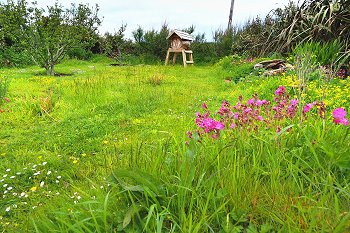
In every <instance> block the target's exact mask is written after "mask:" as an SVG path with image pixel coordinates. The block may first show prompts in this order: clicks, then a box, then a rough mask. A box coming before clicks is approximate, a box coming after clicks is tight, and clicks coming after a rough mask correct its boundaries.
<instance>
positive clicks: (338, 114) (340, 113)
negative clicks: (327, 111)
mask: <svg viewBox="0 0 350 233" xmlns="http://www.w3.org/2000/svg"><path fill="white" fill-rule="evenodd" d="M332 114H333V118H334V119H333V122H334V123H335V124H340V125H348V124H349V120H348V119H347V118H346V111H345V109H344V108H337V109H334V111H333V113H332Z"/></svg>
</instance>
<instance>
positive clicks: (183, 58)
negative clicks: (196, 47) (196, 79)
mask: <svg viewBox="0 0 350 233" xmlns="http://www.w3.org/2000/svg"><path fill="white" fill-rule="evenodd" d="M182 61H183V63H184V67H187V61H186V53H185V50H182Z"/></svg>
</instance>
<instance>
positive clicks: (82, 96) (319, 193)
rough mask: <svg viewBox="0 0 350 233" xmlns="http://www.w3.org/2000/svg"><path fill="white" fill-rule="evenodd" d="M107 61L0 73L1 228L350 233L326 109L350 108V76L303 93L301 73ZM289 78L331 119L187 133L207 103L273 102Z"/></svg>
mask: <svg viewBox="0 0 350 233" xmlns="http://www.w3.org/2000/svg"><path fill="white" fill-rule="evenodd" d="M110 63H111V61H109V60H106V59H95V60H92V61H89V62H87V61H77V60H67V61H65V62H64V63H62V64H60V65H58V66H57V69H56V70H57V72H58V73H61V74H62V75H61V76H56V77H50V76H46V75H45V73H44V72H43V70H42V69H40V68H37V67H27V68H23V69H18V68H11V69H1V70H0V78H1V79H2V80H5V79H6V80H7V81H8V90H7V92H6V95H5V97H6V99H5V101H4V102H3V103H2V105H0V108H1V109H2V112H1V113H0V159H1V164H0V179H1V180H0V181H1V183H0V184H1V186H0V192H1V193H2V194H1V195H0V230H1V231H2V232H250V233H253V232H265V233H267V232H348V231H350V213H349V209H350V182H349V178H350V176H349V169H350V157H349V156H350V140H349V135H348V133H349V126H343V125H335V124H334V123H333V122H332V114H331V112H332V110H333V109H335V108H339V107H344V108H345V109H347V110H349V107H350V104H349V101H348V99H349V98H350V79H349V78H348V79H344V80H338V79H334V80H332V82H329V83H324V82H322V80H312V81H310V82H309V83H308V86H307V88H306V92H305V93H303V94H302V95H301V96H300V95H299V94H300V93H298V91H297V88H296V85H298V79H297V77H296V75H295V74H294V73H287V74H283V75H281V76H277V77H260V76H257V75H255V74H251V75H250V74H249V73H248V74H247V75H246V77H245V78H244V79H239V74H238V75H237V73H238V72H241V70H240V69H244V66H247V64H237V65H236V66H237V67H235V68H227V67H226V66H225V65H223V64H222V63H218V64H216V65H213V66H193V67H188V68H186V69H184V68H183V67H182V66H180V65H177V66H163V65H158V66H156V65H153V66H150V65H135V66H120V67H115V66H110V65H109V64H110ZM240 67H242V68H240ZM237 77H238V78H237ZM230 80H232V81H230ZM281 85H284V86H285V87H286V88H287V91H288V93H289V94H290V95H291V96H296V97H301V98H302V99H301V100H300V101H302V102H303V103H309V102H311V101H314V100H321V98H322V100H324V102H325V103H326V106H327V107H326V110H327V114H326V118H325V119H320V118H313V117H309V118H307V119H304V120H303V121H302V122H301V121H300V120H299V119H295V120H291V121H287V120H286V121H285V122H283V127H282V128H283V129H282V131H281V132H279V133H277V134H276V130H275V128H273V129H271V128H262V130H259V131H258V132H255V131H253V132H252V131H239V130H233V129H232V130H230V129H226V130H223V132H221V135H220V138H219V139H213V138H211V137H203V138H201V139H198V138H196V137H194V138H193V139H190V138H188V136H187V135H186V132H187V131H192V132H195V130H196V129H197V128H198V127H197V126H196V124H195V118H196V115H195V114H196V112H201V111H202V110H203V109H202V107H201V106H202V104H203V103H205V104H206V105H207V106H208V108H209V109H210V111H211V113H212V114H215V112H216V111H217V110H218V109H219V108H220V106H221V103H222V101H224V100H227V101H229V102H231V103H232V104H234V103H236V101H237V99H238V98H239V96H243V99H244V100H248V99H249V98H251V96H252V95H254V94H258V95H259V97H260V98H264V99H267V100H269V101H272V100H273V98H274V92H275V90H276V89H277V88H278V87H279V86H281ZM315 111H316V110H315ZM290 129H292V130H290Z"/></svg>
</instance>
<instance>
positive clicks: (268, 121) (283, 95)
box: [187, 86, 349, 138]
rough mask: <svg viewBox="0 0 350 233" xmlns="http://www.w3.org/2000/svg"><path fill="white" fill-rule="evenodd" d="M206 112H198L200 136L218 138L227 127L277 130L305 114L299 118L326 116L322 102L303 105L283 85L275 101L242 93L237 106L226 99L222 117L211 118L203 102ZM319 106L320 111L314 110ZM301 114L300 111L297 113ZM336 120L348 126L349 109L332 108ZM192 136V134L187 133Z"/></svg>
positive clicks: (249, 129)
mask: <svg viewBox="0 0 350 233" xmlns="http://www.w3.org/2000/svg"><path fill="white" fill-rule="evenodd" d="M202 108H203V109H204V113H199V112H197V113H196V125H197V126H198V127H199V130H197V131H196V132H197V133H198V135H199V136H202V135H205V134H207V135H208V134H209V135H211V136H212V138H218V137H219V135H220V131H222V130H224V129H225V128H226V129H239V130H243V129H245V130H247V131H257V130H258V129H259V128H261V127H263V128H276V133H279V132H280V131H281V128H282V127H283V126H284V125H285V124H286V122H288V121H290V120H293V119H295V118H297V116H302V118H301V119H300V120H303V119H306V118H308V117H309V116H310V114H314V115H315V114H316V113H317V115H318V116H319V117H321V118H322V119H325V118H326V106H325V104H324V103H323V102H318V101H314V102H312V103H308V104H306V105H304V106H301V104H300V101H299V100H298V99H290V97H289V95H288V94H287V90H286V88H285V87H284V86H280V87H278V88H277V90H276V91H275V97H274V99H273V101H272V102H270V101H267V100H265V99H262V100H261V99H259V98H258V95H254V96H253V97H252V98H251V99H249V100H248V101H246V102H243V97H242V96H240V97H239V99H238V102H237V103H236V105H231V104H230V103H229V102H228V101H223V102H222V104H221V107H220V109H219V110H218V111H217V112H216V114H217V115H218V116H219V118H220V119H218V120H216V119H214V118H213V117H211V116H210V115H211V113H210V111H209V109H208V107H207V105H206V104H205V103H203V104H202ZM313 109H317V111H316V110H315V111H312V110H313ZM298 113H299V114H298ZM333 116H334V123H336V124H342V125H348V123H349V122H348V119H347V118H346V112H345V110H344V109H343V108H338V109H336V110H334V111H333ZM187 134H188V136H189V137H190V138H192V133H191V132H187Z"/></svg>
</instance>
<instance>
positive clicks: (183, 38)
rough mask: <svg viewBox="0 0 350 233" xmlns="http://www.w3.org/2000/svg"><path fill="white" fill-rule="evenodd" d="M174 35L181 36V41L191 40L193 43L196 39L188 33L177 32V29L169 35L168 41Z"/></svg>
mask: <svg viewBox="0 0 350 233" xmlns="http://www.w3.org/2000/svg"><path fill="white" fill-rule="evenodd" d="M174 34H176V35H177V36H179V37H180V39H181V40H189V41H193V40H194V38H193V36H192V35H190V34H188V33H187V32H183V31H180V30H177V29H175V30H172V31H171V32H170V33H169V35H168V37H167V39H169V38H170V37H171V36H173V35H174Z"/></svg>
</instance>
